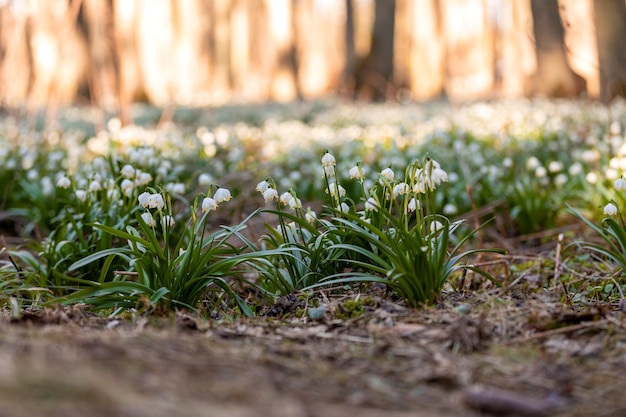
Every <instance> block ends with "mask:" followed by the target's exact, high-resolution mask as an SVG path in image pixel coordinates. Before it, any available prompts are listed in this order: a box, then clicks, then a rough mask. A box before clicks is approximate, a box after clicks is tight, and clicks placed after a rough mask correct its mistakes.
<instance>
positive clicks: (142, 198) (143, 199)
mask: <svg viewBox="0 0 626 417" xmlns="http://www.w3.org/2000/svg"><path fill="white" fill-rule="evenodd" d="M149 198H150V193H149V192H147V191H144V192H143V193H141V194H139V197H137V200H139V205H140V206H141V207H143V208H146V207H148V199H149Z"/></svg>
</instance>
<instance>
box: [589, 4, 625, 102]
mask: <svg viewBox="0 0 626 417" xmlns="http://www.w3.org/2000/svg"><path fill="white" fill-rule="evenodd" d="M593 6H594V22H595V25H596V38H597V42H598V63H599V64H600V99H601V100H602V101H605V102H608V101H610V100H611V99H613V98H615V97H617V96H626V5H625V4H624V0H594V2H593Z"/></svg>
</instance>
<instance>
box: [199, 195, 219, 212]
mask: <svg viewBox="0 0 626 417" xmlns="http://www.w3.org/2000/svg"><path fill="white" fill-rule="evenodd" d="M215 209H217V201H215V200H214V199H212V198H211V197H205V198H204V200H202V212H203V213H206V212H209V211H211V210H215Z"/></svg>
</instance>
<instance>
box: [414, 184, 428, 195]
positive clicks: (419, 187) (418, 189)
mask: <svg viewBox="0 0 626 417" xmlns="http://www.w3.org/2000/svg"><path fill="white" fill-rule="evenodd" d="M413 192H414V193H418V194H419V193H422V194H424V193H425V192H426V186H425V185H424V183H423V182H421V181H418V182H416V183H415V185H413Z"/></svg>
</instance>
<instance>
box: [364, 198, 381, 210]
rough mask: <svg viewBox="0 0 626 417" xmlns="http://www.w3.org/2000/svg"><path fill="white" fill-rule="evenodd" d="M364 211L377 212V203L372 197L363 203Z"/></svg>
mask: <svg viewBox="0 0 626 417" xmlns="http://www.w3.org/2000/svg"><path fill="white" fill-rule="evenodd" d="M365 210H369V211H377V210H378V201H376V199H375V198H374V197H370V198H368V199H367V201H366V202H365Z"/></svg>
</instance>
